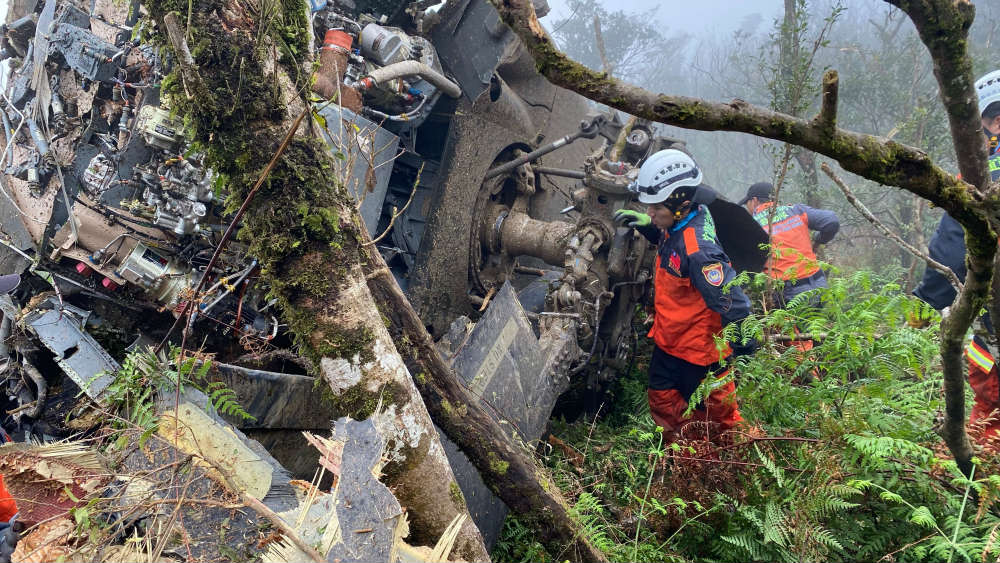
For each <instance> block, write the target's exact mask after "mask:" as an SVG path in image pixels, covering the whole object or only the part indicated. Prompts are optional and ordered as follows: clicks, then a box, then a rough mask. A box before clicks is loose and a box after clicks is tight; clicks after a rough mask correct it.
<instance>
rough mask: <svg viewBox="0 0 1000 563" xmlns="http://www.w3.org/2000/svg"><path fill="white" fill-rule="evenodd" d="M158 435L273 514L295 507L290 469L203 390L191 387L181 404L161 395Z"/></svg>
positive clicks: (168, 393)
mask: <svg viewBox="0 0 1000 563" xmlns="http://www.w3.org/2000/svg"><path fill="white" fill-rule="evenodd" d="M157 413H158V415H159V416H160V423H159V426H158V432H159V434H160V435H161V436H163V437H164V438H165V439H166V440H167V442H169V443H170V444H171V445H172V446H174V447H175V448H177V449H178V450H180V451H182V452H185V453H188V454H190V455H193V456H195V457H196V460H201V461H196V463H197V464H199V465H202V466H204V467H205V468H206V471H207V472H208V473H209V474H214V473H215V472H216V471H222V472H224V473H225V479H223V480H224V481H228V482H231V483H232V484H233V485H235V486H237V487H239V489H240V491H242V492H244V493H245V494H247V495H248V496H251V497H253V498H256V499H258V500H260V501H262V502H263V503H264V504H265V505H267V507H268V508H270V509H271V510H287V509H288V508H290V507H291V506H294V502H295V495H294V492H293V491H292V489H291V487H290V486H289V484H288V482H289V476H288V474H287V472H286V471H285V469H284V468H283V467H282V466H281V464H279V463H278V462H277V461H276V460H275V459H274V458H273V457H271V455H270V454H268V453H267V451H266V450H265V449H264V448H263V447H262V446H261V445H260V444H258V443H257V442H255V441H253V440H251V439H249V438H247V437H246V435H245V434H243V433H242V432H240V431H239V430H237V429H236V428H234V427H233V426H232V425H231V424H229V423H228V422H226V421H225V420H223V419H222V417H220V416H219V415H218V414H217V413H216V412H215V411H214V409H212V408H211V405H210V403H209V399H208V397H207V396H206V395H205V394H204V393H202V392H201V391H198V390H195V389H191V388H186V389H184V391H183V392H182V393H181V396H180V402H179V403H175V395H174V392H173V391H170V390H166V391H162V390H161V393H160V394H159V399H158V401H157Z"/></svg>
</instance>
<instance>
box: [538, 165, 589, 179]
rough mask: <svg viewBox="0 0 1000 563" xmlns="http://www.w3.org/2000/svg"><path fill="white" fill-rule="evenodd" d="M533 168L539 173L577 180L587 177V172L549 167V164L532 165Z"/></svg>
mask: <svg viewBox="0 0 1000 563" xmlns="http://www.w3.org/2000/svg"><path fill="white" fill-rule="evenodd" d="M531 169H532V170H533V171H535V172H537V173H538V174H547V175H549V176H562V177H563V178H573V179H575V180H583V179H584V178H586V177H587V175H586V174H584V173H583V172H581V171H579V170H567V169H565V168H549V167H548V166H532V167H531Z"/></svg>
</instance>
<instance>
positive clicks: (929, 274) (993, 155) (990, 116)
mask: <svg viewBox="0 0 1000 563" xmlns="http://www.w3.org/2000/svg"><path fill="white" fill-rule="evenodd" d="M975 88H976V94H977V96H978V98H979V114H980V117H981V118H982V125H983V133H985V135H986V138H987V140H988V146H989V151H990V152H989V155H990V157H989V170H990V178H991V179H992V180H993V181H994V182H996V181H1000V70H995V71H993V72H991V73H989V74H986V75H985V76H983V77H982V78H980V79H979V80H977V81H976V83H975ZM928 250H929V254H930V257H931V258H933V259H935V260H937V261H938V262H940V263H942V264H944V265H946V266H948V268H950V269H951V270H952V271H953V272H955V275H957V276H958V278H959V280H961V281H963V282H964V281H965V275H966V268H965V230H964V229H963V228H962V225H961V224H959V222H958V221H956V220H955V219H954V218H952V217H951V216H950V215H948V214H947V213H945V214H944V216H943V217H941V222H940V223H939V224H938V228H937V231H935V233H934V236H933V237H931V242H930V245H929V247H928ZM913 294H914V295H916V296H917V297H919V298H920V299H922V300H924V301H925V302H927V303H928V304H929V305H931V306H932V307H934V308H935V309H938V310H941V309H944V308H946V307H948V306H949V305H951V303H952V301H954V300H955V295H956V291H955V288H954V287H952V285H951V282H949V281H948V279H947V278H946V277H944V276H943V275H942V274H941V273H939V272H937V271H936V270H932V269H931V268H927V270H926V271H925V272H924V277H923V279H922V280H921V281H920V285H919V286H917V289H915V290H914V291H913ZM980 322H981V323H982V326H983V327H984V328H985V329H986V331H987V332H988V333H990V334H991V335H992V334H996V332H995V327H993V326H991V323H990V319H989V315H983V317H982V318H981V319H980ZM995 350H996V348H995V347H994V348H993V350H991V349H990V346H989V343H988V342H987V340H986V339H985V338H983V337H982V336H979V335H976V336H973V338H972V340H971V341H970V342H969V344H968V346H966V348H965V357H966V359H967V360H968V364H969V386H970V387H972V392H973V396H974V399H975V401H974V403H973V405H972V413H971V415H970V416H969V422H971V423H976V422H980V421H985V428H984V429H983V433H982V434H981V438H980V440H979V441H980V442H983V441H985V440H987V439H989V438H991V437H993V436H996V435H997V434H1000V373H998V372H997V366H996V359H995V357H994V354H995Z"/></svg>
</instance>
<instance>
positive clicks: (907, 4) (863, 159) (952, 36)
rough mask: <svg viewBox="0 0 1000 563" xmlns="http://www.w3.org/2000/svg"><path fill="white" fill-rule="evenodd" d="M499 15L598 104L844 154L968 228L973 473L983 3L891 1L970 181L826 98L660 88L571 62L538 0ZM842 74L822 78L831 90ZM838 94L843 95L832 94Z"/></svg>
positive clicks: (958, 451)
mask: <svg viewBox="0 0 1000 563" xmlns="http://www.w3.org/2000/svg"><path fill="white" fill-rule="evenodd" d="M494 2H495V4H496V6H497V10H498V12H499V13H500V17H501V18H502V19H503V20H504V22H505V23H507V25H509V26H510V27H511V28H512V29H513V30H514V32H515V33H516V34H517V35H518V36H519V37H520V38H521V40H522V41H523V42H524V44H525V46H526V47H527V49H528V51H529V52H531V53H532V55H533V56H534V57H535V64H536V66H537V68H538V70H539V72H540V73H541V74H542V75H543V76H545V77H547V78H548V79H549V80H550V81H552V82H553V83H554V84H557V85H559V86H562V87H563V88H567V89H569V90H572V91H575V92H577V93H579V94H581V95H583V96H585V97H587V98H590V99H591V100H594V101H596V102H599V103H603V104H606V105H609V106H611V107H614V108H616V109H620V110H622V111H624V112H627V113H630V114H633V115H637V116H639V117H645V118H647V119H649V120H652V121H657V122H660V123H664V124H667V125H675V126H678V127H684V128H687V129H700V130H706V131H736V132H742V133H749V134H751V135H756V136H758V137H766V138H770V139H774V140H777V141H783V142H787V143H792V144H796V145H799V146H801V147H804V148H806V149H809V150H812V151H814V152H817V153H820V154H823V155H826V156H828V157H830V158H832V159H834V160H836V161H837V162H838V163H839V164H840V165H841V167H842V168H844V169H845V170H847V171H849V172H853V173H855V174H858V175H859V176H862V177H864V178H868V179H870V180H874V181H876V182H879V183H882V184H888V185H893V186H899V187H901V188H903V189H905V190H907V191H909V192H911V193H913V194H915V195H917V196H920V197H922V198H924V199H926V200H928V201H930V202H931V203H933V204H935V205H937V206H938V207H941V208H943V209H945V210H946V211H947V212H948V213H949V214H951V216H952V217H954V218H955V219H956V220H957V221H958V222H959V223H960V224H961V225H962V226H963V227H964V228H965V233H966V248H967V256H966V260H967V265H968V276H967V278H966V282H965V287H964V288H963V290H962V292H960V293H959V295H958V297H957V298H956V301H955V303H954V304H953V306H952V307H951V312H950V314H949V315H947V316H945V318H944V319H943V320H942V323H941V359H942V363H943V365H944V370H943V371H944V393H945V402H946V419H945V424H944V428H943V431H942V435H943V437H944V440H945V442H946V443H947V445H948V448H949V449H950V450H951V452H952V454H953V455H954V456H955V460H956V461H957V462H958V465H959V467H960V468H962V470H963V471H964V472H966V474H968V472H969V471H970V470H971V468H972V464H971V459H972V448H971V444H970V443H969V439H968V435H967V434H966V431H965V420H966V418H965V396H964V391H965V376H964V362H963V361H962V353H961V352H962V342H963V339H964V337H965V334H966V331H967V330H968V329H969V327H970V326H971V324H972V321H973V318H974V317H975V315H976V313H977V311H979V310H980V309H981V308H982V307H983V306H984V305H985V304H986V301H987V294H988V291H989V288H990V281H991V277H992V272H993V259H994V255H995V254H996V250H997V237H996V234H995V233H994V231H993V230H992V228H991V224H990V223H991V221H993V220H996V219H997V218H998V211H997V209H998V204H1000V198H998V194H997V190H996V189H993V188H991V187H990V186H989V185H988V182H987V178H988V177H987V168H986V151H985V146H984V140H983V136H982V133H981V130H980V123H979V119H978V112H977V104H976V96H975V92H974V90H973V80H972V63H971V59H970V57H969V54H968V50H967V45H968V30H969V26H970V25H971V24H972V20H973V18H974V15H975V8H974V7H973V6H972V4H971V3H969V1H968V0H886V2H888V3H890V4H892V5H894V6H897V7H899V8H900V9H902V10H903V11H904V12H905V13H906V14H907V15H908V16H909V17H910V19H911V20H912V21H913V22H914V24H915V25H916V28H917V31H918V33H919V35H920V38H921V40H922V41H923V42H924V44H925V46H926V47H927V48H928V50H929V52H930V54H931V58H932V59H933V61H934V75H935V78H936V79H937V82H938V85H939V90H940V92H941V100H942V102H943V103H944V105H945V108H946V109H947V113H948V119H949V124H950V127H951V133H952V139H953V142H954V145H955V150H956V153H957V155H958V160H959V168H960V170H961V172H962V178H963V179H964V181H963V180H960V179H958V178H956V177H955V176H952V175H951V174H949V173H947V172H946V171H945V170H943V169H942V168H941V167H939V166H937V165H935V164H934V162H933V161H932V160H931V159H930V157H929V156H928V155H927V154H926V153H924V152H923V151H921V150H919V149H917V148H914V147H910V146H906V145H903V144H901V143H897V142H894V141H891V140H887V139H884V138H880V137H875V136H872V135H862V134H859V133H855V132H851V131H846V130H844V129H841V128H840V127H837V126H836V113H835V110H836V108H835V105H834V104H832V103H828V102H827V100H826V96H824V104H823V110H822V111H821V113H820V115H819V116H818V117H819V119H815V120H813V121H805V120H803V119H799V118H796V117H793V116H790V115H786V114H783V113H779V112H775V111H770V110H767V109H764V108H760V107H756V106H753V105H751V104H749V103H747V102H745V101H743V100H733V101H732V102H729V103H727V104H720V103H712V102H707V101H705V100H701V99H697V98H689V97H684V96H669V95H665V94H654V93H652V92H649V91H647V90H644V89H642V88H639V87H637V86H634V85H631V84H627V83H624V82H621V81H619V80H616V79H614V78H610V77H607V76H604V75H601V74H598V73H595V72H593V71H590V70H588V69H587V68H586V67H583V66H582V65H580V64H578V63H576V62H574V61H572V60H570V59H568V58H567V57H566V56H565V55H563V54H562V53H561V52H559V50H558V49H557V48H556V47H555V45H554V44H553V43H552V41H551V40H550V39H549V38H548V37H547V36H546V35H545V33H544V31H543V30H542V28H541V26H540V25H539V23H538V21H537V19H536V18H535V16H534V11H533V8H532V5H531V2H530V0H494ZM835 83H836V73H835V72H833V71H829V72H828V73H827V75H826V76H824V91H829V85H832V84H835ZM833 100H835V95H834V96H833Z"/></svg>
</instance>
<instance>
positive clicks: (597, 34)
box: [594, 14, 614, 76]
mask: <svg viewBox="0 0 1000 563" xmlns="http://www.w3.org/2000/svg"><path fill="white" fill-rule="evenodd" d="M594 43H595V44H596V45H597V53H598V54H599V55H601V66H602V67H603V68H604V72H605V73H606V74H607V75H608V76H611V74H612V73H613V71H614V67H613V66H611V61H609V60H608V52H607V51H606V50H605V49H604V36H603V35H601V18H600V16H598V15H597V14H594Z"/></svg>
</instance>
